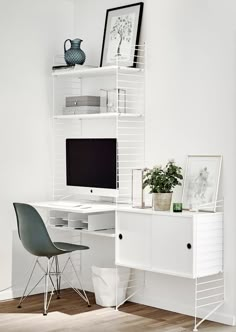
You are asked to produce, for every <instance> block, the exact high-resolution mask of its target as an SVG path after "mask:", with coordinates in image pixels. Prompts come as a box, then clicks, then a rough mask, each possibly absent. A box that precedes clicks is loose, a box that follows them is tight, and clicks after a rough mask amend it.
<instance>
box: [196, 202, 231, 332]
mask: <svg viewBox="0 0 236 332" xmlns="http://www.w3.org/2000/svg"><path fill="white" fill-rule="evenodd" d="M208 205H209V206H208V207H214V206H216V207H217V208H223V200H220V201H216V202H212V203H210V204H208ZM204 207H207V206H204ZM199 208H201V207H199ZM196 227H197V228H196V237H197V238H196V243H197V247H196V257H197V259H196V262H195V271H196V274H197V278H196V279H195V302H194V328H193V332H197V331H198V327H199V326H200V325H201V324H202V323H203V322H204V321H205V320H207V319H208V318H209V317H210V316H211V315H212V314H213V313H214V312H215V311H217V310H218V309H219V308H220V307H221V306H222V305H223V304H224V300H225V278H224V220H223V219H219V221H216V222H214V225H211V226H210V223H208V221H207V220H205V221H204V222H203V223H202V224H200V225H198V224H197V225H196ZM208 227H211V235H210V236H208V237H207V238H206V237H205V236H204V233H205V231H206V230H207V228H208ZM203 257H204V258H203ZM200 259H201V262H204V263H201V264H200V263H199V261H198V260H200ZM203 265H204V266H203ZM211 268H217V269H219V273H218V274H213V275H207V271H210V269H211ZM200 269H201V270H202V269H205V270H206V273H205V275H206V276H201V275H199V274H198V271H199V270H200ZM208 274H210V273H208ZM198 317H203V318H200V319H199V320H198Z"/></svg>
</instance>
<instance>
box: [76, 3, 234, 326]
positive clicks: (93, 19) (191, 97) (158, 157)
mask: <svg viewBox="0 0 236 332" xmlns="http://www.w3.org/2000/svg"><path fill="white" fill-rule="evenodd" d="M128 3H132V1H129V0H124V1H123V0H112V1H111V0H100V1H96V0H87V1H83V0H75V5H76V7H75V9H76V10H75V32H76V33H75V35H76V36H77V37H79V38H81V39H83V40H84V42H83V49H84V50H85V52H86V54H87V64H92V65H98V64H99V60H100V52H101V45H102V37H103V29H104V21H105V14H106V9H108V8H113V7H117V6H120V5H124V4H128ZM235 16H236V3H235V1H233V0H226V1H222V0H179V1H175V0H146V1H145V5H144V21H143V29H145V31H143V32H142V34H143V36H142V39H145V40H146V41H147V45H148V59H147V60H148V61H147V89H146V90H147V110H146V160H147V164H148V165H152V164H156V163H163V164H164V163H165V162H166V161H167V160H168V159H169V158H173V157H174V158H175V159H176V161H177V162H178V163H179V164H181V165H182V166H184V165H185V160H186V156H187V155H188V154H222V155H223V160H224V161H223V169H222V179H221V190H220V196H221V197H222V196H223V195H224V198H225V271H226V273H225V274H226V303H225V305H224V307H222V308H221V309H220V310H219V314H218V315H217V316H215V319H218V320H220V321H222V322H226V323H229V324H233V323H234V316H235V314H236V299H235V294H236V289H235V280H236V269H235V262H236V244H235V234H236V223H235V220H234V219H235V217H234V216H235V213H234V200H235V194H234V192H235V189H234V187H235V183H236V176H235V171H234V169H235V166H236V160H235V159H236V155H235V142H236V140H235V139H236V137H235V136H236V131H235V118H236V115H235V109H236V97H235V91H236V75H235V72H236V70H235V69H236V21H235ZM180 197H181V189H179V190H178V191H177V193H176V194H175V199H176V200H178V199H180ZM147 284H148V286H150V287H148V288H147V289H146V290H145V293H144V294H142V296H139V297H136V300H137V299H138V300H139V301H142V302H143V303H146V304H152V305H156V306H159V307H163V308H172V310H174V311H179V312H181V311H182V312H185V313H191V312H192V311H191V307H192V304H193V303H192V301H191V298H192V295H193V282H192V281H191V280H185V279H181V278H174V277H169V276H162V275H157V274H147Z"/></svg>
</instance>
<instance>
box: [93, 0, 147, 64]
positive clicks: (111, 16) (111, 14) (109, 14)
mask: <svg viewBox="0 0 236 332" xmlns="http://www.w3.org/2000/svg"><path fill="white" fill-rule="evenodd" d="M143 7H144V4H143V2H137V3H134V4H130V5H126V6H120V7H116V8H110V9H107V11H106V18H105V26H104V33H103V42H102V52H101V60H100V67H104V66H109V65H115V64H116V63H117V56H119V57H120V58H119V64H120V65H122V66H126V67H136V62H137V53H138V50H137V48H136V47H135V46H136V45H138V43H139V36H140V30H141V22H142V16H143ZM122 17H123V18H122ZM122 25H123V34H125V33H126V35H123V36H121V33H120V32H121V30H119V31H120V32H118V29H121V28H122ZM118 35H119V36H118ZM118 37H119V38H120V40H119V39H117V40H116V38H118ZM122 42H123V46H122V47H123V51H122V48H121V45H122ZM124 44H125V45H124ZM122 52H123V53H122Z"/></svg>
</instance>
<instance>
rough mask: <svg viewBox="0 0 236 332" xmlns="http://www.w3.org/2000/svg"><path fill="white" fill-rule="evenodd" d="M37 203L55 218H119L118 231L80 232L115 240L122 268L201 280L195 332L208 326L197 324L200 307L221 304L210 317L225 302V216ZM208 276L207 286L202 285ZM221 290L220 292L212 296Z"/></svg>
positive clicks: (116, 229) (125, 206)
mask: <svg viewBox="0 0 236 332" xmlns="http://www.w3.org/2000/svg"><path fill="white" fill-rule="evenodd" d="M32 205H33V206H35V207H36V208H46V209H48V210H50V211H51V212H52V213H53V214H52V217H53V218H57V213H59V215H60V213H62V216H63V213H65V214H66V215H67V218H68V220H72V223H73V220H74V217H75V216H76V215H79V216H82V218H83V216H88V221H89V218H92V217H93V216H95V219H96V218H98V222H102V220H103V219H104V218H106V216H108V219H107V221H108V223H109V220H111V216H113V217H114V220H115V219H116V220H115V229H108V230H106V231H104V230H100V231H98V230H94V231H91V232H89V231H88V230H76V231H78V232H82V233H83V232H85V233H86V234H93V235H102V236H110V237H115V249H116V250H115V263H116V265H117V266H124V267H130V268H134V269H138V270H143V271H150V272H156V273H162V274H169V275H173V276H178V277H184V278H191V279H195V325H194V326H195V327H194V331H197V327H198V326H199V325H200V324H201V322H202V321H200V322H199V323H197V320H196V317H197V310H198V308H201V306H203V307H205V306H208V305H215V307H213V309H212V311H210V312H209V313H208V314H207V315H206V317H209V315H210V314H211V313H213V312H214V311H215V310H216V309H217V308H219V307H220V306H221V305H222V304H223V303H224V277H223V276H216V275H219V274H222V272H223V213H221V212H217V213H209V212H188V211H184V212H182V213H173V212H169V211H163V212H161V211H153V210H152V209H137V208H132V207H130V206H128V205H122V204H121V205H116V204H102V203H100V204H97V203H93V202H91V203H88V202H86V203H85V205H84V206H82V207H81V206H66V204H65V205H63V203H62V204H61V205H60V204H57V203H56V202H40V203H32ZM85 206H89V208H87V207H86V208H85ZM68 215H69V217H68ZM99 216H100V217H101V219H99ZM62 219H63V218H62ZM95 224H96V220H95ZM61 229H66V227H65V228H63V227H62V228H61ZM67 229H68V227H67ZM205 277H207V278H208V279H207V282H203V283H202V282H198V279H199V280H202V279H201V278H205ZM215 282H216V283H217V285H216V287H212V288H211V283H212V285H215ZM209 285H210V286H209ZM204 287H205V288H204ZM215 288H217V290H219V291H218V292H217V293H214V290H213V291H212V292H213V293H211V289H215ZM199 289H200V291H199ZM204 292H207V293H206V294H207V296H206V297H205V296H203V295H202V294H204ZM199 294H200V295H199ZM201 301H203V304H202V302H201ZM211 308H212V307H211Z"/></svg>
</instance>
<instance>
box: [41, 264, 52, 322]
mask: <svg viewBox="0 0 236 332" xmlns="http://www.w3.org/2000/svg"><path fill="white" fill-rule="evenodd" d="M50 272H51V265H50V258H48V262H47V271H46V274H45V286H44V303H43V315H44V316H47V314H48V308H49V305H50V302H51V299H52V296H53V289H52V291H51V294H50V298H49V300H48V283H49V278H51V276H50Z"/></svg>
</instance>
